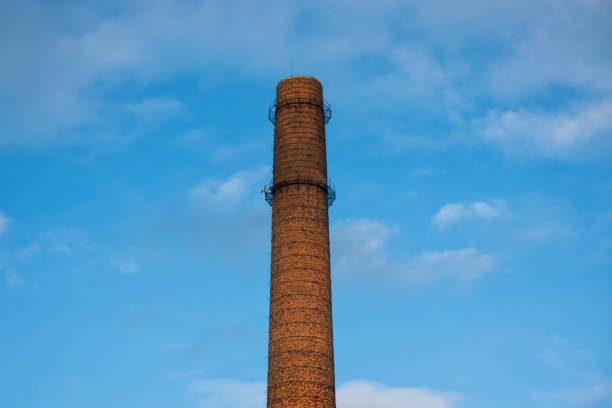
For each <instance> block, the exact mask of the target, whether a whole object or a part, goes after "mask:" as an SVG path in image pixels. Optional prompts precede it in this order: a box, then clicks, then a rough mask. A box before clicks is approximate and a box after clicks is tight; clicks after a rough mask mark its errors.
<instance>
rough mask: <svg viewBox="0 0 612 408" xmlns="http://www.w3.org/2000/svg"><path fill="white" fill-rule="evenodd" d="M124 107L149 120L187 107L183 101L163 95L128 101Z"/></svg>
mask: <svg viewBox="0 0 612 408" xmlns="http://www.w3.org/2000/svg"><path fill="white" fill-rule="evenodd" d="M124 108H125V110H126V111H127V112H129V113H132V114H134V115H137V116H140V117H142V118H144V119H149V120H150V119H160V118H161V117H164V116H167V115H170V114H174V113H178V112H181V111H184V110H186V109H187V107H186V106H185V104H183V103H182V102H179V101H175V100H173V99H167V98H163V97H158V98H151V99H146V100H144V101H141V102H138V103H128V104H125V105H124Z"/></svg>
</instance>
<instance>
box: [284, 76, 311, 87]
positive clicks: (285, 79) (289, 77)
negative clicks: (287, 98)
mask: <svg viewBox="0 0 612 408" xmlns="http://www.w3.org/2000/svg"><path fill="white" fill-rule="evenodd" d="M294 78H308V79H312V80H314V81H315V82H316V83H318V84H319V85H321V82H320V81H319V80H318V79H317V78H315V77H313V76H310V75H289V76H288V77H285V78H283V79H281V80H280V81H278V85H280V84H281V82H285V81H287V80H289V79H294ZM278 85H277V86H278Z"/></svg>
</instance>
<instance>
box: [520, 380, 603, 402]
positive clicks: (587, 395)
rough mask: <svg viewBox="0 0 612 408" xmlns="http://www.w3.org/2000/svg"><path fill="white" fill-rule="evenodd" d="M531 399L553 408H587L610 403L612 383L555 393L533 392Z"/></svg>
mask: <svg viewBox="0 0 612 408" xmlns="http://www.w3.org/2000/svg"><path fill="white" fill-rule="evenodd" d="M532 397H533V398H534V399H535V400H536V401H538V402H540V403H543V404H546V405H550V406H554V407H570V406H571V407H588V406H591V405H593V404H596V403H598V402H602V401H612V382H611V381H607V382H599V383H596V384H593V385H589V386H586V387H581V388H571V389H564V390H555V391H534V392H533V393H532Z"/></svg>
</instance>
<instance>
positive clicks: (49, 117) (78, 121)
mask: <svg viewBox="0 0 612 408" xmlns="http://www.w3.org/2000/svg"><path fill="white" fill-rule="evenodd" d="M322 9H324V10H325V13H321V12H320V10H322ZM466 10H469V13H468V12H466ZM3 11H4V12H3V14H2V17H1V19H2V20H1V21H0V22H1V23H2V26H3V27H4V29H5V35H4V36H3V37H4V38H6V39H10V41H8V40H7V41H5V42H4V43H3V44H2V45H3V46H2V47H0V60H2V61H6V62H7V63H6V64H4V65H3V73H4V75H3V77H2V78H0V89H2V90H3V95H5V97H2V98H0V104H2V107H3V108H4V109H2V110H1V113H0V115H1V116H0V120H2V121H3V122H4V123H6V124H7V126H10V128H11V129H13V130H14V131H10V132H3V133H2V135H0V145H11V144H13V145H15V144H16V145H20V146H26V145H31V144H40V143H51V142H54V143H74V142H76V141H82V140H83V139H96V137H98V138H104V136H99V135H98V133H102V134H104V135H105V134H107V133H108V134H113V131H114V132H115V133H116V132H117V128H116V125H115V123H114V120H113V119H114V115H116V114H117V113H118V112H121V111H124V110H125V108H128V109H129V110H132V111H133V112H138V113H139V114H148V115H150V117H155V113H156V112H160V111H164V112H168V111H174V112H176V111H178V110H181V109H182V107H181V105H180V102H176V101H172V100H170V99H167V98H165V97H164V96H159V97H157V98H154V99H151V100H146V101H143V102H139V103H133V104H128V105H126V104H125V101H123V100H119V101H118V100H117V98H115V97H114V96H116V95H115V93H119V92H118V91H119V90H121V89H122V87H123V86H124V84H125V83H126V82H130V83H131V84H133V85H134V86H135V87H137V88H138V87H140V86H142V87H145V86H150V85H151V84H156V83H161V82H164V83H167V81H168V80H170V81H172V80H173V79H176V78H180V77H184V75H185V74H186V73H187V74H189V73H191V72H193V71H194V70H197V71H198V72H206V73H207V74H210V75H209V76H210V77H211V78H217V80H219V81H223V77H224V75H226V72H228V71H229V72H232V74H235V75H238V76H241V77H243V78H250V79H253V78H255V79H261V78H266V79H268V78H270V77H271V76H273V77H274V78H277V77H278V76H279V75H282V72H286V68H285V67H286V66H287V62H288V61H290V60H291V59H292V58H293V57H294V56H296V55H299V56H300V61H299V62H300V67H301V70H303V71H306V72H315V73H317V75H320V76H321V77H322V78H325V80H326V81H328V82H329V83H330V89H331V90H332V91H333V92H335V93H336V94H337V95H338V96H339V98H340V100H339V103H341V104H348V105H351V106H352V107H353V108H356V109H357V108H359V106H360V105H363V104H362V103H356V102H355V101H362V100H363V97H367V99H368V100H369V101H373V102H374V105H375V106H376V107H377V109H378V110H379V111H384V112H388V113H390V114H391V115H396V114H398V113H399V114H406V113H407V112H408V111H413V110H415V109H419V110H421V111H427V112H438V113H442V116H438V117H436V118H434V120H438V119H442V118H444V120H446V118H449V117H452V118H454V119H453V120H454V121H455V122H454V123H455V124H460V123H461V120H462V119H461V118H462V117H463V118H465V116H466V115H469V117H482V116H484V118H483V121H482V123H481V126H480V134H481V135H482V136H483V138H484V140H486V141H488V142H490V143H493V144H494V145H498V146H502V148H503V149H504V150H510V149H514V147H512V146H515V145H517V144H518V145H520V146H523V147H520V148H519V149H531V150H534V151H537V152H538V154H544V155H547V156H550V157H560V156H565V155H567V154H568V152H569V151H573V150H574V149H577V148H579V147H580V146H581V145H583V144H585V143H587V144H601V143H603V142H604V139H603V138H602V137H601V136H600V135H601V133H602V132H605V129H606V128H608V127H609V123H608V122H607V121H606V119H605V115H607V114H608V113H609V107H607V106H608V105H609V102H597V101H602V100H603V101H605V100H608V101H609V100H610V98H609V96H610V91H611V90H612V74H610V72H611V71H612V70H610V66H611V65H612V60H611V57H610V53H609V52H605V51H607V50H608V48H609V44H608V42H607V41H606V39H607V38H609V37H610V28H609V27H608V26H609V24H606V22H607V21H608V20H609V18H610V15H611V14H612V13H611V9H610V7H609V6H607V5H606V4H605V2H598V1H592V2H556V3H555V4H554V6H552V5H551V4H549V2H543V3H538V4H534V3H533V2H528V1H527V0H517V2H513V3H512V5H511V6H510V4H509V3H507V2H501V3H496V4H490V3H487V2H482V1H480V0H470V1H468V2H467V3H462V4H461V6H451V5H448V4H446V3H444V5H442V4H441V2H440V1H415V2H408V3H406V2H396V1H384V2H381V1H378V2H374V1H371V0H368V1H361V2H360V3H359V7H355V4H354V3H349V2H346V1H338V2H334V3H333V4H330V3H328V2H323V1H320V0H315V1H311V2H301V3H288V2H282V1H271V2H268V3H266V5H265V6H262V5H259V6H257V7H256V6H254V5H253V4H251V3H250V2H248V1H244V0H236V1H232V2H229V3H228V2H222V1H209V2H199V1H196V2H188V3H182V2H171V1H168V0H161V1H157V2H155V3H146V4H145V3H141V2H136V3H129V4H126V5H124V4H123V3H122V5H121V6H119V7H117V8H116V10H115V12H114V13H112V14H108V13H107V12H106V11H105V9H104V7H99V8H98V7H90V6H88V7H87V12H84V11H83V8H82V7H79V6H75V7H70V8H66V7H63V8H61V11H60V10H59V9H55V8H54V6H52V5H50V4H47V3H44V4H43V3H35V2H32V1H20V2H17V1H9V2H7V5H6V7H5V8H4V9H3ZM60 12H62V13H67V14H68V16H66V15H63V16H62V17H63V18H65V19H69V20H70V21H73V22H74V23H73V24H70V25H67V24H66V25H64V24H60V25H58V24H56V21H57V20H58V13H60ZM83 15H86V16H87V18H80V17H82V16H83ZM399 16H402V17H401V18H400V17H399ZM500 16H503V18H501V17H500ZM305 17H307V18H305ZM23 21H27V22H28V24H27V25H24V24H18V23H17V22H23ZM304 21H307V22H308V24H304V23H303V22H304ZM406 27H410V29H408V30H407V29H406ZM411 33H421V34H419V35H411ZM278 38H282V39H283V41H277V39H278ZM484 38H486V39H487V41H481V42H479V41H475V40H474V39H484ZM577 38H578V39H581V41H575V39H577ZM473 46H476V47H478V49H479V50H482V51H483V52H478V53H475V52H474V48H473ZM24 47H25V48H27V49H28V50H29V52H27V53H26V52H23V49H24ZM261 50H265V52H262V51H261ZM489 50H490V51H491V52H489ZM372 62H373V64H372ZM41 66H44V67H45V69H44V70H40V69H38V67H41ZM373 67H377V69H373ZM219 68H221V69H219ZM233 78H234V76H233V75H232V79H233ZM357 79H358V80H357ZM212 80H213V81H214V80H215V79H212ZM143 84H144V85H143ZM559 86H560V87H565V88H567V89H570V90H572V91H576V92H575V93H574V95H575V97H574V98H573V99H574V101H572V103H573V102H576V101H579V102H580V103H584V106H585V107H584V108H577V109H576V110H572V109H569V110H567V109H566V108H567V107H565V108H564V107H562V108H561V110H556V109H555V110H551V109H549V108H547V107H545V106H544V105H543V106H541V107H540V108H534V109H532V107H533V104H532V105H531V106H532V107H530V108H526V107H525V106H523V105H522V104H521V102H523V101H526V100H527V101H529V100H530V98H533V97H534V96H539V95H541V94H546V93H547V92H548V91H549V90H550V89H553V88H554V87H559ZM101 90H103V91H102V92H101ZM109 95H111V96H112V97H111V98H108V97H107V96H109ZM483 97H484V99H486V100H488V101H490V102H491V103H490V104H487V105H486V106H484V107H483V106H481V105H480V104H479V102H478V101H479V100H483ZM119 99H120V98H119ZM508 102H510V103H511V105H510V106H511V107H510V108H509V107H508ZM581 106H582V105H581ZM371 107H372V105H371V104H368V105H367V108H368V109H371ZM487 112H490V113H489V114H488V115H487ZM609 116H610V115H608V117H609ZM32 118H37V119H38V120H32ZM573 122H579V126H578V125H576V126H574V125H573V124H572V123H573ZM523 123H527V124H528V125H527V124H525V125H523ZM84 125H90V126H93V127H99V128H100V129H98V131H99V132H98V133H96V132H77V131H76V130H77V129H79V127H82V126H84ZM528 126H534V132H529V135H523V133H524V132H523V130H528ZM573 127H580V128H581V129H582V130H581V131H576V130H575V129H573ZM551 128H552V129H553V130H554V131H552V132H551V131H549V130H548V129H551ZM464 130H465V129H464ZM60 131H61V133H60ZM104 131H106V132H107V133H104ZM376 133H379V134H380V132H379V131H378V129H377V132H376ZM68 134H69V136H68ZM386 134H393V135H404V134H406V129H402V128H401V127H395V128H393V129H390V131H389V132H386ZM408 134H411V131H410V129H409V130H408ZM551 134H553V135H554V136H551ZM60 135H61V137H59V136H60ZM417 136H418V137H404V136H402V137H399V138H396V139H398V140H399V143H398V140H395V141H391V144H392V146H391V148H392V149H398V148H399V149H400V150H405V149H412V148H431V147H432V144H431V140H432V139H431V138H430V137H429V135H417ZM96 140H97V139H96ZM440 146H446V144H445V143H441V144H440ZM525 146H526V147H525ZM434 147H435V146H434ZM436 148H437V147H436Z"/></svg>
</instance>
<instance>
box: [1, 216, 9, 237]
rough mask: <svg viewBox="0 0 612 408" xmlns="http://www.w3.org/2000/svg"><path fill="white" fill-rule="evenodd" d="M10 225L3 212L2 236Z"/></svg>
mask: <svg viewBox="0 0 612 408" xmlns="http://www.w3.org/2000/svg"><path fill="white" fill-rule="evenodd" d="M9 224H10V219H9V218H7V217H6V216H5V215H4V214H2V212H0V235H2V234H4V232H6V230H7V229H8V227H9Z"/></svg>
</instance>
